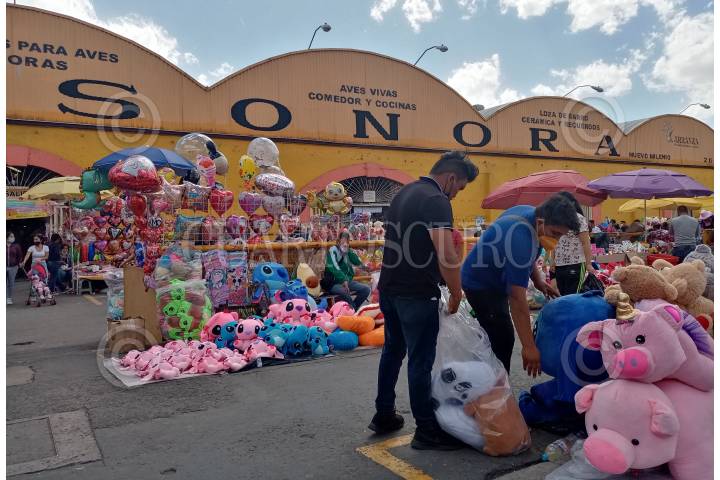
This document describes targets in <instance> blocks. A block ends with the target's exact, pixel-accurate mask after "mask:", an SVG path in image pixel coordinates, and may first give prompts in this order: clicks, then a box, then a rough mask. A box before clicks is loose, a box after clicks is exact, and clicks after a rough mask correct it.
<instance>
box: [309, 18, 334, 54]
mask: <svg viewBox="0 0 720 480" xmlns="http://www.w3.org/2000/svg"><path fill="white" fill-rule="evenodd" d="M321 28H322V31H323V32H329V31H330V29H331V28H332V27H331V26H330V25H328V23H327V22H325V23H323V24H322V25H320V26H319V27H317V28H316V29H315V31H314V32H313V36H312V38H311V39H310V45H308V50H310V47H312V43H313V41H314V40H315V34H316V33H317V32H318V30H320V29H321Z"/></svg>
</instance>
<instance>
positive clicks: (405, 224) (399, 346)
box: [369, 152, 478, 450]
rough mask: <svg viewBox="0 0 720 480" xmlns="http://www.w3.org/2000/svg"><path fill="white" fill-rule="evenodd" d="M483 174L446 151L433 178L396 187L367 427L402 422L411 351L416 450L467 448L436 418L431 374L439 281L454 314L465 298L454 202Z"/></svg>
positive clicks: (380, 429)
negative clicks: (401, 378) (402, 377)
mask: <svg viewBox="0 0 720 480" xmlns="http://www.w3.org/2000/svg"><path fill="white" fill-rule="evenodd" d="M477 175H478V169H477V167H476V166H475V165H474V164H473V163H472V162H471V161H470V159H469V158H468V157H466V156H465V154H464V153H462V152H448V153H445V154H443V155H442V156H441V157H440V160H438V161H437V162H436V163H435V165H434V166H433V168H432V169H431V170H430V175H429V176H427V177H421V178H420V179H419V180H418V181H416V182H413V183H410V184H408V185H406V186H404V187H403V188H402V189H401V190H400V191H399V192H398V194H397V195H396V196H395V198H394V199H393V201H392V203H391V204H390V208H389V209H388V213H387V218H386V222H385V248H384V251H383V265H382V271H381V273H380V282H379V284H378V289H379V290H380V309H381V310H382V312H383V314H384V316H385V345H384V347H383V352H382V356H381V357H380V367H379V370H378V395H377V398H376V400H375V408H376V410H377V413H376V414H375V416H374V417H373V419H372V422H371V423H370V425H369V428H370V429H371V430H373V431H375V432H377V433H385V432H390V431H393V430H398V429H400V428H402V426H403V424H404V420H403V417H401V416H400V415H398V414H397V413H396V412H395V385H396V383H397V379H398V375H399V373H400V367H401V366H402V361H403V358H404V357H405V354H406V353H407V354H408V386H409V391H410V407H411V410H412V414H413V417H415V424H416V426H417V428H416V430H415V436H414V437H413V440H412V443H411V446H412V447H413V448H416V449H436V450H451V449H457V448H462V446H463V444H462V443H460V442H459V441H458V440H456V439H455V438H453V437H452V436H450V435H448V434H446V433H445V432H443V431H442V429H440V426H439V425H438V423H437V421H436V420H435V413H434V411H433V406H432V398H431V387H430V383H431V382H430V374H431V371H432V366H433V362H434V361H435V346H436V342H437V335H438V328H439V311H438V308H439V299H440V289H439V288H438V284H440V283H441V282H443V280H444V282H445V283H446V284H447V286H448V289H449V290H450V301H449V304H448V310H449V311H450V312H451V313H455V312H456V311H457V309H458V306H459V305H460V299H461V298H462V290H461V283H460V264H461V259H460V258H459V256H458V254H457V251H456V249H455V246H454V244H453V240H452V238H453V237H452V226H453V215H452V207H451V205H450V200H452V199H453V198H454V197H455V196H456V195H457V193H458V192H459V191H460V190H462V189H464V188H465V186H466V185H467V184H468V182H472V181H473V180H475V177H477Z"/></svg>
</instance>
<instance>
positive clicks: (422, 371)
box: [375, 292, 440, 429]
mask: <svg viewBox="0 0 720 480" xmlns="http://www.w3.org/2000/svg"><path fill="white" fill-rule="evenodd" d="M380 310H382V312H383V314H384V315H385V345H384V346H383V351H382V355H381V356H380V367H379V369H378V394H377V398H376V399H375V408H376V409H377V412H378V413H379V414H381V415H382V414H390V413H392V412H394V411H395V384H397V380H398V376H399V375H400V367H401V366H402V362H403V359H404V358H405V353H406V352H407V354H408V369H407V370H408V390H409V392H410V409H411V410H412V414H413V417H415V424H416V425H417V427H418V428H419V429H435V428H436V427H437V421H436V420H435V412H434V411H433V404H432V388H431V377H430V374H431V372H432V366H433V363H434V362H435V346H436V344H437V335H438V328H439V326H440V318H439V315H438V299H437V298H435V299H430V298H409V297H395V296H391V295H388V294H383V293H382V292H380Z"/></svg>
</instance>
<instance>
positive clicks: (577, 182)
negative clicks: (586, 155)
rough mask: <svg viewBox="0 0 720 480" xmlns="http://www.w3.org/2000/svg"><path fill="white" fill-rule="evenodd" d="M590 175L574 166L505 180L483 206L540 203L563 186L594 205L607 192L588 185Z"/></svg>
mask: <svg viewBox="0 0 720 480" xmlns="http://www.w3.org/2000/svg"><path fill="white" fill-rule="evenodd" d="M587 183H588V179H587V178H585V177H584V176H583V175H581V174H580V173H578V172H576V171H574V170H547V171H545V172H538V173H533V174H531V175H528V176H527V177H522V178H516V179H515V180H510V181H509V182H505V183H503V184H502V185H500V187H498V188H497V189H496V190H495V191H494V192H492V193H491V194H490V195H488V196H487V197H486V198H485V200H483V203H482V207H483V208H495V209H506V208H510V207H512V206H514V205H540V204H541V203H542V202H543V201H545V200H546V199H547V198H548V197H550V196H551V195H553V194H554V193H557V192H561V191H563V190H565V191H568V192H570V193H572V194H573V195H575V198H577V200H578V202H580V203H581V204H583V205H589V206H594V205H597V204H598V203H600V202H602V201H603V200H605V198H606V197H607V195H605V194H604V193H602V192H599V191H597V190H593V189H591V188H588V186H587Z"/></svg>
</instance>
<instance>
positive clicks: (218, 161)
mask: <svg viewBox="0 0 720 480" xmlns="http://www.w3.org/2000/svg"><path fill="white" fill-rule="evenodd" d="M206 146H207V148H208V154H209V156H210V158H211V159H212V161H213V162H214V163H215V170H216V172H217V174H218V175H225V174H226V173H227V171H228V161H227V158H225V155H223V153H222V152H220V151H218V149H217V147H216V146H215V142H212V141H211V142H210V143H208V144H206Z"/></svg>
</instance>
